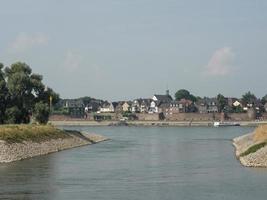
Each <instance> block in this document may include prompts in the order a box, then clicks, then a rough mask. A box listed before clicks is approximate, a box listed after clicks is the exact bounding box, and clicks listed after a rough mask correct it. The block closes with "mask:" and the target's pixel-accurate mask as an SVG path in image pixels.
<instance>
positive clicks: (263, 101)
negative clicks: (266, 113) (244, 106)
mask: <svg viewBox="0 0 267 200" xmlns="http://www.w3.org/2000/svg"><path fill="white" fill-rule="evenodd" d="M261 103H262V105H265V104H266V103H267V94H266V95H265V96H264V97H262V99H261Z"/></svg>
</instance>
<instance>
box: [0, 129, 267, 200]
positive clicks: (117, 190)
mask: <svg viewBox="0 0 267 200" xmlns="http://www.w3.org/2000/svg"><path fill="white" fill-rule="evenodd" d="M69 129H76V130H86V131H90V132H94V133H98V134H102V135H105V136H107V137H109V138H110V139H111V140H110V141H106V142H103V143H99V144H96V145H89V146H83V147H79V148H75V149H70V150H66V151H61V152H58V153H53V154H49V155H46V156H41V157H36V158H32V159H27V160H23V161H19V162H13V163H9V164H0V199H62V200H63V199H64V200H68V199H71V200H78V199H92V200H111V199H116V200H128V199H129V200H177V199H181V200H207V199H211V200H218V199H220V200H221V199H229V200H235V199H240V200H251V199H253V200H257V199H266V197H267V190H266V183H267V169H255V168H254V169H253V168H245V167H242V166H241V165H240V163H239V161H238V160H237V159H236V158H235V156H234V148H233V146H232V141H231V139H232V138H234V137H236V136H239V135H242V134H245V133H248V132H251V131H252V130H253V129H252V128H248V127H246V128H245V127H224V128H208V127H206V128H204V127H203V128H202V127H195V128H193V127H191V128H181V127H69Z"/></svg>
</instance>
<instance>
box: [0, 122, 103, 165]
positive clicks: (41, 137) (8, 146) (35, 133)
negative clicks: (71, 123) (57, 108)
mask: <svg viewBox="0 0 267 200" xmlns="http://www.w3.org/2000/svg"><path fill="white" fill-rule="evenodd" d="M105 140H107V138H106V137H104V136H101V135H97V134H89V133H84V132H82V133H81V132H77V131H63V130H60V129H56V128H54V127H52V126H33V125H18V126H1V127H0V163H8V162H13V161H18V160H22V159H26V158H31V157H35V156H40V155H46V154H49V153H53V152H58V151H62V150H65V149H70V148H74V147H79V146H84V145H89V144H94V143H98V142H102V141H105Z"/></svg>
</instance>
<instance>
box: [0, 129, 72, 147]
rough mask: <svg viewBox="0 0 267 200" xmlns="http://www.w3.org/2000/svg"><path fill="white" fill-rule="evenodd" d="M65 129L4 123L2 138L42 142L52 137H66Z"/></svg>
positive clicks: (0, 132)
mask: <svg viewBox="0 0 267 200" xmlns="http://www.w3.org/2000/svg"><path fill="white" fill-rule="evenodd" d="M66 137H68V135H67V134H65V132H64V131H63V130H60V129H57V128H55V127H53V126H48V125H2V126H0V140H4V141H7V142H9V143H13V142H22V141H33V142H41V141H47V140H50V139H58V138H66Z"/></svg>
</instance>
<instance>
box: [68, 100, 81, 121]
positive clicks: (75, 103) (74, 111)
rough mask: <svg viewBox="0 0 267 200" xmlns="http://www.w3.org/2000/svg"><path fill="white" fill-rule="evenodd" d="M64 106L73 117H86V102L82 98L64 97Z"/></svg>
mask: <svg viewBox="0 0 267 200" xmlns="http://www.w3.org/2000/svg"><path fill="white" fill-rule="evenodd" d="M63 107H64V108H66V109H67V110H68V112H69V115H70V116H71V117H75V118H81V117H84V108H85V106H84V104H83V101H82V100H81V99H64V100H63Z"/></svg>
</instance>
